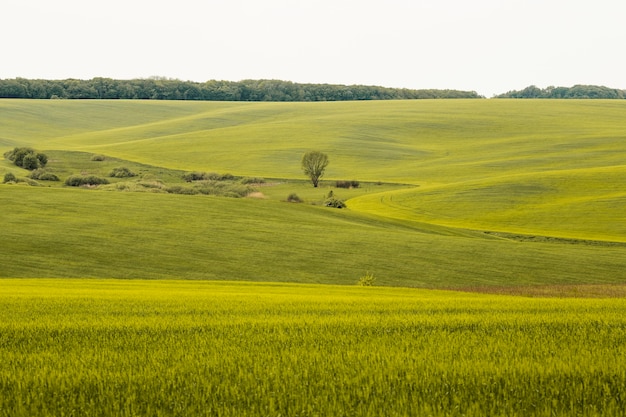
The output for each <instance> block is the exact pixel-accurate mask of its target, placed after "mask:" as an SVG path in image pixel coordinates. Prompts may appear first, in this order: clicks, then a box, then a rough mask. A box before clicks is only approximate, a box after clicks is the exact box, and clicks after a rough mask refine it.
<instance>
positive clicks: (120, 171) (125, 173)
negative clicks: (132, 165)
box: [109, 167, 137, 178]
mask: <svg viewBox="0 0 626 417" xmlns="http://www.w3.org/2000/svg"><path fill="white" fill-rule="evenodd" d="M136 175H137V174H135V173H134V172H132V171H131V170H130V169H128V168H126V167H119V168H113V170H112V171H111V172H109V177H114V178H129V177H135V176H136Z"/></svg>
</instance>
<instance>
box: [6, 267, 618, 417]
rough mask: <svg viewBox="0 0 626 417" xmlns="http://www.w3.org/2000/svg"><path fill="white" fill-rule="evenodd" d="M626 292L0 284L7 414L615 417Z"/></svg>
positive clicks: (24, 281) (51, 282) (144, 283)
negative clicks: (591, 295) (578, 294)
mask: <svg viewBox="0 0 626 417" xmlns="http://www.w3.org/2000/svg"><path fill="white" fill-rule="evenodd" d="M625 313H626V301H625V300H624V298H616V299H572V298H568V299H558V298H522V297H511V296H502V295H500V296H495V295H485V294H469V293H458V292H449V291H433V290H418V289H410V290H407V289H400V288H382V287H368V288H366V287H355V286H328V285H304V284H275V283H243V282H239V283H234V282H221V283H220V282H212V281H168V280H160V281H145V280H130V281H119V280H81V279H78V280H67V279H54V280H47V279H35V280H32V279H19V280H14V279H9V280H3V281H2V285H1V286H0V356H1V357H2V361H0V416H7V417H8V416H11V417H17V416H32V415H74V416H109V415H115V416H134V415H151V416H189V415H195V416H261V415H262V416H279V415H283V416H284V415H289V416H330V415H333V416H379V415H383V414H384V415H387V416H406V415H430V416H462V415H491V416H516V415H518V416H572V415H580V416H607V415H621V414H622V413H623V410H624V406H625V405H626V404H625V403H624V401H625V395H626V364H625V362H624V361H623V357H624V354H626V344H625V343H624V342H625V341H626V314H625Z"/></svg>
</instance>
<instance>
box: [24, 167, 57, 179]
mask: <svg viewBox="0 0 626 417" xmlns="http://www.w3.org/2000/svg"><path fill="white" fill-rule="evenodd" d="M28 177H29V178H32V179H34V180H42V181H59V177H57V176H56V175H55V174H53V173H51V172H48V171H46V170H45V169H43V168H37V169H36V170H34V171H33V172H31V173H30V175H29V176H28Z"/></svg>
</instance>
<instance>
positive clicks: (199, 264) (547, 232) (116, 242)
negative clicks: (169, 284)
mask: <svg viewBox="0 0 626 417" xmlns="http://www.w3.org/2000/svg"><path fill="white" fill-rule="evenodd" d="M0 111H1V114H2V117H1V118H0V145H1V148H2V149H0V150H2V151H5V150H10V149H12V147H15V146H32V147H34V148H36V149H38V150H41V151H45V152H48V153H49V154H50V155H51V161H50V163H49V169H50V170H51V171H52V172H56V173H57V174H59V176H60V177H61V179H62V180H63V178H64V177H67V176H69V175H70V174H81V173H83V174H93V173H95V174H101V175H106V174H104V173H106V172H108V170H110V169H111V168H112V167H115V166H119V165H128V166H129V167H130V168H132V169H133V170H135V171H137V172H138V173H139V174H140V175H139V176H138V177H135V178H133V179H130V180H126V179H124V180H117V179H116V180H114V181H113V184H111V185H108V186H104V187H101V188H102V189H103V190H138V189H142V190H147V191H153V192H156V191H162V187H165V186H166V185H167V184H169V183H172V182H180V181H182V180H181V175H182V173H183V172H184V171H192V170H198V171H206V172H219V173H232V174H234V175H238V176H251V177H252V176H254V177H264V178H266V179H267V182H266V184H263V185H262V186H261V187H258V190H257V194H256V195H257V196H259V197H261V198H257V199H254V200H253V199H237V200H224V199H216V198H213V197H207V196H172V195H164V194H161V193H151V194H146V193H144V194H142V195H141V196H140V195H139V193H128V194H119V193H111V192H106V193H103V192H102V191H98V190H69V189H63V190H61V189H59V188H60V187H61V185H62V182H58V183H55V182H47V181H43V182H41V185H44V186H50V187H53V188H56V189H49V188H43V187H24V186H23V185H18V186H16V185H0V194H1V195H2V201H3V210H2V212H3V223H4V225H5V227H3V230H2V231H0V234H1V236H2V240H1V241H2V243H1V245H2V251H1V253H0V260H1V261H2V265H3V267H2V270H0V276H4V277H40V276H48V277H64V276H65V277H81V276H82V277H106V278H109V277H114V278H115V277H120V278H121V277H131V278H132V277H134V278H157V277H158V278H167V277H169V278H177V279H178V278H194V279H203V278H206V279H226V280H255V281H293V282H325V283H354V282H356V281H357V280H358V277H359V276H361V275H362V274H364V273H365V272H366V271H371V272H373V273H374V274H375V275H376V276H377V277H378V283H379V284H382V285H404V286H420V287H439V288H441V287H446V288H448V287H457V288H459V287H467V286H483V285H495V286H497V285H500V284H506V285H526V284H534V285H536V284H565V283H570V284H577V283H583V284H584V283H607V282H623V280H624V278H625V277H626V275H625V274H626V272H625V271H626V268H625V266H626V246H625V244H626V219H625V216H624V215H623V207H624V203H625V201H626V189H625V188H624V183H625V181H624V180H625V178H626V165H625V163H624V155H626V117H625V116H626V103H623V102H622V101H603V100H599V101H595V100H594V101H590V100H588V101H583V100H580V101H576V100H574V101H571V100H569V101H566V100H563V101H559V100H545V101H541V100H526V101H524V100H467V101H466V100H441V101H439V100H425V101H385V102H336V103H335V102H334V103H214V102H200V103H193V102H163V101H97V100H96V101H63V100H58V101H54V100H41V101H36V100H0ZM310 149H318V150H322V151H324V152H326V153H327V154H328V155H329V158H330V165H329V168H328V172H327V175H326V177H325V178H324V179H326V180H327V181H326V182H324V183H322V187H321V188H320V189H314V188H313V187H311V186H310V184H308V183H307V182H306V181H305V180H304V178H303V175H302V173H301V170H300V158H301V156H302V154H303V153H304V152H305V151H307V150H310ZM93 154H102V155H106V158H107V161H105V162H93V161H91V160H90V157H91V155H93ZM5 172H14V173H16V174H17V176H18V177H19V176H21V177H23V176H25V175H26V174H27V172H26V171H24V170H21V169H18V168H16V167H14V166H11V165H10V163H9V161H6V160H3V161H2V163H0V175H3V174H4V173H5ZM333 180H358V181H360V182H361V183H362V187H361V188H358V189H352V190H343V189H335V188H333ZM159 187H161V188H159ZM331 190H333V191H334V192H335V193H336V195H337V196H338V197H339V198H342V199H345V200H347V204H348V210H346V211H344V212H338V211H337V210H334V211H333V210H329V209H326V208H323V207H320V206H319V205H318V206H314V205H311V203H316V204H319V203H320V202H321V201H323V200H324V197H325V195H326V194H327V193H328V192H329V191H331ZM290 193H297V194H298V195H299V196H300V197H301V198H303V199H304V201H305V203H304V204H287V203H285V202H284V200H285V199H286V198H287V196H288V195H289V194H290ZM114 194H115V195H114ZM68 232H69V233H68Z"/></svg>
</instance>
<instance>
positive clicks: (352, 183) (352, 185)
mask: <svg viewBox="0 0 626 417" xmlns="http://www.w3.org/2000/svg"><path fill="white" fill-rule="evenodd" d="M359 185H360V184H359V182H358V181H354V180H352V181H337V182H335V187H337V188H359Z"/></svg>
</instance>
